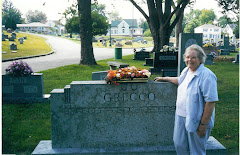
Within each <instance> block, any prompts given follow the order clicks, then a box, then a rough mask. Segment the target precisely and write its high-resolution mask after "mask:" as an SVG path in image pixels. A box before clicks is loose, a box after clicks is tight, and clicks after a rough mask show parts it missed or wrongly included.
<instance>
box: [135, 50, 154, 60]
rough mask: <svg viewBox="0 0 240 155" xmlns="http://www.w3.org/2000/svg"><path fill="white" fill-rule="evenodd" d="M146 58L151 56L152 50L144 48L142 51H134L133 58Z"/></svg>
mask: <svg viewBox="0 0 240 155" xmlns="http://www.w3.org/2000/svg"><path fill="white" fill-rule="evenodd" d="M145 58H150V52H149V51H146V49H144V48H142V49H141V50H140V51H134V55H133V60H145Z"/></svg>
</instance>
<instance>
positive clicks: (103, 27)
mask: <svg viewBox="0 0 240 155" xmlns="http://www.w3.org/2000/svg"><path fill="white" fill-rule="evenodd" d="M91 10H92V11H91V19H92V28H93V31H92V33H93V36H94V35H106V34H107V30H108V26H109V24H108V22H107V17H105V5H102V4H100V5H98V4H97V3H94V4H92V5H91ZM63 14H64V16H65V18H66V25H65V28H66V30H67V32H68V33H70V34H72V33H79V31H80V26H79V24H80V23H79V21H80V20H79V16H78V15H77V14H78V10H77V6H76V5H72V6H71V7H69V8H68V9H67V10H65V12H64V13H63Z"/></svg>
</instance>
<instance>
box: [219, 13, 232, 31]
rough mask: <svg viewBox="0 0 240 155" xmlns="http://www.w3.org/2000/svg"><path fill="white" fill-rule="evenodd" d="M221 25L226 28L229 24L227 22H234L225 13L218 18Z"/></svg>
mask: <svg viewBox="0 0 240 155" xmlns="http://www.w3.org/2000/svg"><path fill="white" fill-rule="evenodd" d="M218 23H219V25H220V26H221V27H222V28H224V27H226V26H227V24H230V23H232V21H231V19H230V18H228V17H227V15H224V16H222V17H220V18H219V19H218Z"/></svg>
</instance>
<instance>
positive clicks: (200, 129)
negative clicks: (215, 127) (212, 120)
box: [197, 124, 207, 138]
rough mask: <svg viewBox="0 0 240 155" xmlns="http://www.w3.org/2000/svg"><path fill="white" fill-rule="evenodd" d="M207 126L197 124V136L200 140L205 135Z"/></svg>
mask: <svg viewBox="0 0 240 155" xmlns="http://www.w3.org/2000/svg"><path fill="white" fill-rule="evenodd" d="M206 130H207V125H201V124H199V126H198V129H197V134H198V135H199V136H200V137H201V138H202V137H204V136H205V135H206Z"/></svg>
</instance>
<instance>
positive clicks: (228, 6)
mask: <svg viewBox="0 0 240 155" xmlns="http://www.w3.org/2000/svg"><path fill="white" fill-rule="evenodd" d="M216 1H217V2H218V5H219V6H220V7H222V9H223V10H222V13H223V14H227V13H229V12H234V13H235V14H238V13H239V0H216Z"/></svg>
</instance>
